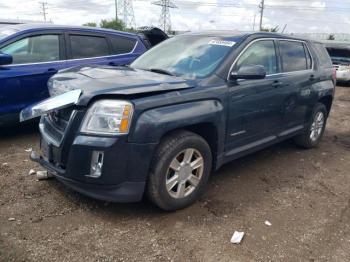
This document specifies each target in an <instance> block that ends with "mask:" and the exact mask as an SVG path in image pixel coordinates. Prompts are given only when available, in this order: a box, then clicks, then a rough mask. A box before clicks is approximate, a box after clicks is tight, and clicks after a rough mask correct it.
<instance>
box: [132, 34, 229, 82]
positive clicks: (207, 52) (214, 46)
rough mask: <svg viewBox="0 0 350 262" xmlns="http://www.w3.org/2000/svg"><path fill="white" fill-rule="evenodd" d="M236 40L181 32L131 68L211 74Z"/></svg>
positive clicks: (142, 57) (149, 52)
mask: <svg viewBox="0 0 350 262" xmlns="http://www.w3.org/2000/svg"><path fill="white" fill-rule="evenodd" d="M234 45H235V42H233V41H229V40H225V39H220V38H217V37H209V36H198V35H197V36H194V35H181V36H176V37H173V38H171V39H169V40H166V41H164V42H163V43H161V44H159V45H157V46H155V47H154V48H152V49H151V50H149V51H148V52H146V53H145V54H143V55H142V56H140V57H139V58H138V59H136V60H135V61H134V62H133V63H132V64H131V67H132V68H136V69H143V70H149V71H154V72H159V73H167V74H173V75H177V76H184V77H188V78H197V77H205V76H207V75H209V74H211V73H212V72H213V71H214V70H215V69H216V67H217V66H218V65H219V64H220V63H221V62H222V61H223V60H224V59H225V57H226V56H227V54H228V53H229V52H230V50H231V49H232V47H233V46H234Z"/></svg>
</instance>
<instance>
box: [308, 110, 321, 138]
mask: <svg viewBox="0 0 350 262" xmlns="http://www.w3.org/2000/svg"><path fill="white" fill-rule="evenodd" d="M324 122H325V121H324V114H323V112H317V114H316V115H315V117H314V120H313V122H312V125H311V130H310V139H311V140H312V141H316V140H317V139H319V137H320V136H321V134H322V131H323V128H324Z"/></svg>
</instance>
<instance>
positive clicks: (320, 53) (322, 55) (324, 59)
mask: <svg viewBox="0 0 350 262" xmlns="http://www.w3.org/2000/svg"><path fill="white" fill-rule="evenodd" d="M313 46H314V48H315V51H316V54H317V58H318V60H319V62H320V66H321V67H332V61H331V58H330V57H329V54H328V52H327V50H326V48H325V47H324V46H323V45H322V44H319V43H314V44H313Z"/></svg>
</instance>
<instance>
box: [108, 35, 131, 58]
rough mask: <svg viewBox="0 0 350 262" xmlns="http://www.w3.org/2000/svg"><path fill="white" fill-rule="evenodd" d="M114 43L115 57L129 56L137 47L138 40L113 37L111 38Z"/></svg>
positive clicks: (113, 51)
mask: <svg viewBox="0 0 350 262" xmlns="http://www.w3.org/2000/svg"><path fill="white" fill-rule="evenodd" d="M110 39H111V43H112V48H113V50H112V53H113V54H114V55H120V54H127V53H130V52H131V51H132V50H133V49H134V47H135V45H136V40H135V39H130V38H126V37H119V36H113V37H111V38H110Z"/></svg>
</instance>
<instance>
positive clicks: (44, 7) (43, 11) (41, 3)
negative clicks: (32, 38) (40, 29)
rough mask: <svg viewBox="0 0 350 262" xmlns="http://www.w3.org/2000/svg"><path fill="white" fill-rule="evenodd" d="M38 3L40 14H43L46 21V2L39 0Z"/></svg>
mask: <svg viewBox="0 0 350 262" xmlns="http://www.w3.org/2000/svg"><path fill="white" fill-rule="evenodd" d="M39 4H40V5H41V9H42V11H41V12H40V13H41V14H43V16H44V21H45V22H46V15H47V6H46V5H47V2H39Z"/></svg>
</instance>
